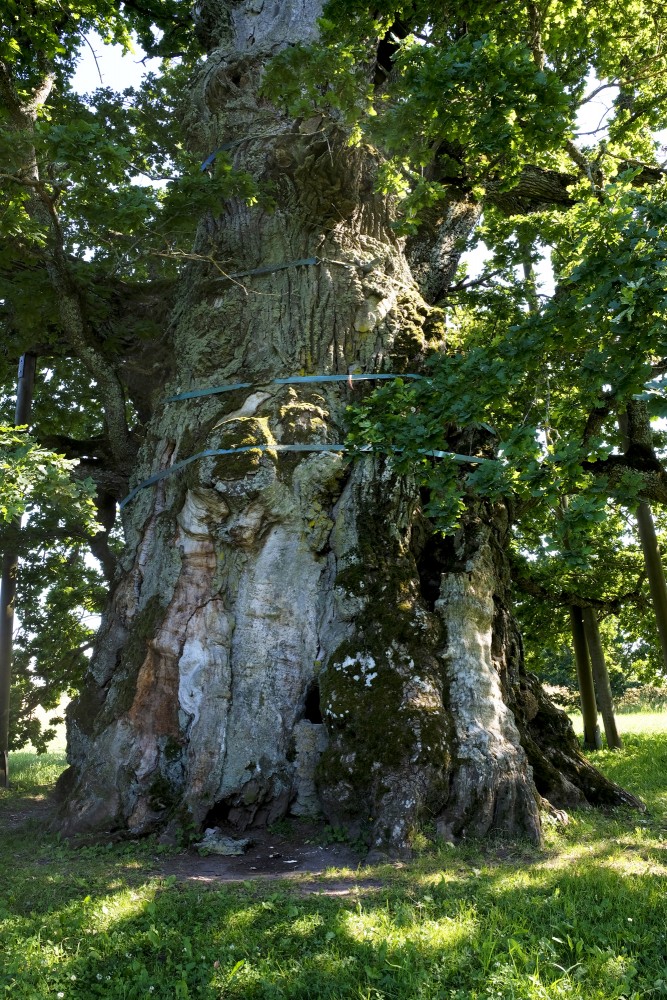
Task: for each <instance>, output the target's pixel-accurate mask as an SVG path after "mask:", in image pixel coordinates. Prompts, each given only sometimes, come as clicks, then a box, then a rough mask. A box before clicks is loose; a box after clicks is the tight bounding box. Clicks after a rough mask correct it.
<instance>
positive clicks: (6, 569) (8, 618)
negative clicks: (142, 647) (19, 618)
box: [0, 354, 37, 788]
mask: <svg viewBox="0 0 667 1000" xmlns="http://www.w3.org/2000/svg"><path fill="white" fill-rule="evenodd" d="M36 361H37V359H36V357H35V355H34V354H24V355H22V357H21V360H20V362H19V371H18V384H17V389H16V412H15V416H14V424H15V425H16V426H21V425H22V424H27V423H28V422H29V420H30V410H31V407H32V392H33V388H34V384H35V364H36ZM14 527H15V528H16V532H17V533H18V531H19V530H20V528H21V521H20V518H19V520H18V522H15V523H14ZM12 537H13V538H16V537H17V536H16V535H14V534H13V533H12ZM9 549H10V551H8V552H4V553H3V555H2V579H1V581H0V787H4V788H7V787H8V785H9V760H8V754H9V692H10V689H11V683H12V652H13V633H14V599H15V597H16V571H17V568H18V562H19V556H18V545H17V544H16V542H14V543H13V544H11V545H10V546H9Z"/></svg>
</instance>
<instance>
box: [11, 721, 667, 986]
mask: <svg viewBox="0 0 667 1000" xmlns="http://www.w3.org/2000/svg"><path fill="white" fill-rule="evenodd" d="M625 719H629V720H630V721H631V722H632V723H633V727H632V728H628V727H626V728H625V729H624V732H625V733H626V745H625V748H624V749H623V750H622V751H620V752H610V751H600V752H599V753H598V754H595V755H592V756H593V759H594V760H595V762H596V763H597V764H598V765H599V766H600V767H601V768H602V769H603V770H604V771H605V772H606V773H607V774H608V775H609V776H610V777H612V778H613V779H614V780H616V781H618V782H620V783H621V784H624V785H626V786H627V787H629V788H631V790H632V791H634V792H636V793H638V794H640V795H641V796H642V797H643V798H644V800H645V801H646V803H647V805H648V806H649V812H648V813H647V814H638V813H632V812H626V811H623V810H613V811H611V812H606V813H602V812H598V811H596V810H586V811H582V812H579V813H577V814H576V815H574V816H572V817H571V822H570V824H569V825H568V826H566V827H560V826H559V827H556V826H547V827H546V830H545V841H544V845H543V846H542V847H541V848H537V847H534V846H531V845H529V844H524V843H509V842H505V841H501V840H498V841H495V842H494V841H492V842H486V843H484V844H474V843H469V844H463V845H461V846H458V847H452V846H450V845H444V844H441V845H432V846H431V848H430V849H429V850H426V851H424V852H423V853H422V854H421V855H420V856H419V857H418V858H416V859H415V860H414V861H412V862H410V863H404V864H402V865H385V866H381V867H378V868H375V869H361V870H360V871H359V872H354V871H349V870H348V871H346V872H340V871H332V872H330V873H328V875H326V876H322V877H320V878H314V879H313V878H312V877H311V879H310V880H309V881H310V883H311V884H312V882H315V883H316V885H317V886H318V887H319V888H320V889H321V890H322V894H312V893H311V894H307V895H305V894H304V893H303V892H302V890H301V888H300V886H299V884H298V883H294V882H291V881H290V883H267V882H256V883H250V882H248V883H245V884H243V885H236V886H229V885H227V886H223V887H222V888H213V889H211V888H208V889H201V888H191V887H190V886H189V885H186V884H179V883H178V882H176V880H175V879H173V878H169V879H164V878H157V877H156V876H155V872H156V870H157V869H158V866H159V864H160V861H161V856H160V855H159V851H160V849H159V848H158V847H157V845H156V844H155V843H152V842H151V841H144V842H142V843H140V844H119V845H115V846H111V847H108V848H97V847H88V848H84V849H80V850H73V849H72V848H70V847H69V846H68V844H66V843H62V842H60V841H59V840H58V838H57V837H55V836H53V835H50V834H48V833H46V832H44V831H43V830H42V829H40V827H39V825H38V824H35V823H34V822H33V823H32V824H30V825H29V826H28V828H27V829H26V830H25V831H24V833H23V834H21V835H16V834H14V835H10V834H8V833H7V832H5V833H4V834H2V835H1V838H0V839H1V843H0V846H1V847H2V849H3V857H4V858H5V859H9V863H8V864H6V866H5V870H4V872H3V882H2V896H0V941H1V942H2V961H0V991H2V992H3V995H6V996H8V997H11V998H18V1000H47V998H49V1000H50V998H54V997H58V998H60V997H62V998H65V997H66V998H71V1000H88V998H98V997H99V998H107V1000H115V998H123V1000H138V998H147V997H154V998H161V1000H178V998H191V1000H195V998H196V1000H223V998H224V1000H246V998H250V1000H252V998H266V1000H269V998H277V997H284V998H289V1000H292V998H296V1000H362V998H363V1000H413V998H414V1000H545V998H546V1000H551V998H554V1000H555V998H568V1000H645V998H646V1000H653V998H660V997H667V973H666V971H665V970H667V942H666V939H665V935H666V933H667V931H666V928H667V903H666V900H667V894H666V893H665V888H666V886H665V871H666V869H667V799H666V795H665V792H666V786H667V732H665V729H664V727H663V728H660V727H657V726H655V725H654V724H653V723H654V720H653V719H652V717H651V716H649V717H648V718H647V717H646V716H643V717H640V716H636V715H635V716H632V717H625V718H624V719H623V721H624V722H625ZM642 719H646V722H647V725H645V726H644V727H641V728H640V727H639V726H638V725H637V723H640V722H641V720H642ZM11 766H12V774H13V778H14V783H15V787H14V789H13V790H12V791H11V792H3V793H1V794H0V824H1V823H2V816H3V809H12V810H16V809H17V807H18V806H20V803H21V802H22V801H23V800H25V801H26V802H28V801H29V800H31V799H33V800H34V798H36V797H40V796H41V795H43V794H44V792H45V790H46V789H47V788H48V786H49V785H50V783H52V781H53V779H54V778H55V776H56V774H57V773H58V771H59V770H60V769H61V768H62V767H63V766H64V759H63V757H62V756H60V755H57V754H56V755H54V754H50V755H47V756H46V757H42V758H36V757H35V756H34V755H30V754H25V755H21V754H15V755H12V765H11ZM369 876H372V878H373V880H374V882H375V881H377V882H378V883H379V884H380V887H379V888H377V887H369V885H368V878H369ZM343 878H345V879H346V881H347V885H348V892H347V895H344V896H327V895H326V894H325V893H326V889H327V885H328V884H330V883H333V884H334V885H336V886H340V882H341V879H343ZM357 879H359V880H360V881H359V884H358V885H357V884H356V883H357Z"/></svg>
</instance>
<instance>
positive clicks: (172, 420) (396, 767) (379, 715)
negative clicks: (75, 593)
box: [60, 0, 637, 851]
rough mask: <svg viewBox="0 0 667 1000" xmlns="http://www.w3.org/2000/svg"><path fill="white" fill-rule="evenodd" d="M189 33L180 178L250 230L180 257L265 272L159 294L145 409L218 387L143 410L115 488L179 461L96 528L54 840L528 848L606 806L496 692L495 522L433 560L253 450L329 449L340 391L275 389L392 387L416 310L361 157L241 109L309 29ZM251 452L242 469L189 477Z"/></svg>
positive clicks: (429, 538)
mask: <svg viewBox="0 0 667 1000" xmlns="http://www.w3.org/2000/svg"><path fill="white" fill-rule="evenodd" d="M202 7H203V10H202V12H201V13H200V16H201V18H202V22H203V25H204V28H205V32H204V34H205V35H206V37H209V38H213V39H215V40H216V43H217V45H218V47H217V48H215V49H214V50H213V51H212V52H211V53H210V55H209V58H208V60H207V62H206V64H205V66H204V67H203V69H202V72H201V76H200V78H199V79H198V80H197V81H196V82H195V86H194V89H193V105H192V109H193V110H192V120H191V123H190V124H191V131H192V135H193V142H194V143H196V144H197V148H198V150H199V152H200V153H201V154H202V159H203V158H204V157H205V156H206V155H208V154H209V153H210V152H211V151H212V150H215V149H217V148H219V147H220V146H221V145H223V144H225V143H228V142H231V141H232V140H233V141H238V140H241V139H242V140H243V142H242V143H240V144H239V145H238V146H237V147H236V148H237V154H236V155H237V166H239V167H242V168H244V169H246V170H249V171H251V172H252V173H254V175H255V176H256V177H257V178H258V179H259V180H262V181H270V182H271V184H272V188H273V191H274V193H275V204H274V207H273V208H272V210H271V211H268V210H265V209H263V208H262V207H259V206H252V207H250V206H247V205H245V204H242V203H240V202H237V201H230V202H227V203H226V204H221V205H220V211H219V213H218V214H217V215H216V216H211V217H209V218H206V219H204V220H203V221H202V224H201V226H200V230H199V236H198V243H197V247H196V249H197V252H198V253H199V254H201V256H202V257H206V256H210V257H212V258H214V259H215V260H216V261H218V262H220V264H221V266H223V267H224V270H225V271H226V272H228V273H229V272H243V271H250V270H253V269H256V268H260V267H261V268H268V269H269V270H265V271H263V273H262V274H261V275H257V276H255V277H252V276H250V277H246V278H239V279H236V280H235V281H233V282H232V281H227V282H225V281H224V280H223V281H221V280H220V270H219V268H215V267H213V266H211V267H208V266H207V265H196V266H193V267H192V268H191V269H190V270H189V272H188V273H187V275H186V276H185V279H184V283H183V290H182V295H181V298H180V302H179V305H178V307H177V309H176V313H175V315H174V319H173V329H172V339H173V358H174V364H175V368H176V374H175V379H174V382H173V384H171V385H169V386H165V390H164V392H165V397H168V396H169V395H170V394H172V393H180V392H183V391H186V390H195V389H201V388H205V387H215V386H220V385H226V386H229V385H236V386H237V388H236V389H235V390H234V391H227V392H224V393H213V394H210V395H205V396H201V397H195V398H187V399H180V400H177V401H171V402H170V401H169V400H168V399H165V398H163V399H161V400H159V401H157V405H156V411H155V416H154V418H153V420H152V423H151V425H150V427H149V431H148V434H147V437H146V440H145V443H144V446H143V449H142V452H141V455H140V465H139V467H138V468H137V470H136V475H135V482H136V483H138V482H139V481H140V480H142V479H143V478H145V477H146V476H148V475H150V474H151V473H154V472H156V471H158V470H164V469H167V468H169V467H171V466H175V465H176V464H177V463H178V462H180V461H181V460H184V459H190V458H192V457H193V456H194V455H198V454H201V453H202V452H206V453H207V455H206V457H202V458H200V459H197V460H195V461H192V462H191V463H190V464H188V465H187V467H183V468H181V469H180V471H178V472H177V471H174V472H173V474H170V475H168V476H166V477H165V478H164V479H162V480H160V481H159V482H157V483H156V484H154V485H151V486H149V487H147V488H145V489H142V490H141V491H140V492H138V493H137V495H136V496H135V498H134V499H133V500H132V501H130V502H129V503H128V504H127V506H126V507H125V509H124V524H125V533H126V539H127V546H126V550H125V553H124V555H123V557H122V559H121V565H120V572H119V574H118V577H117V584H116V587H115V590H114V593H113V596H112V600H111V605H110V608H109V611H108V614H107V615H106V617H105V620H104V623H103V625H102V628H101V631H100V638H99V643H98V647H97V650H96V653H95V656H94V658H93V662H92V664H91V672H90V677H89V679H88V683H87V685H86V687H85V689H84V691H83V693H82V695H81V697H80V698H79V699H78V701H77V702H76V703H75V704H74V705H73V706H72V708H71V710H70V711H69V713H68V724H69V729H68V736H69V759H70V762H71V765H72V766H71V768H70V769H69V771H68V772H66V774H65V776H64V778H63V780H62V782H61V786H60V787H61V791H62V792H63V793H64V796H65V801H64V805H63V811H62V816H61V820H60V823H61V829H63V830H64V831H65V832H68V833H72V832H76V831H79V830H95V829H110V828H113V829H121V830H126V831H128V832H132V833H142V832H146V831H148V830H152V829H159V828H162V827H165V826H172V827H175V826H179V825H183V824H187V825H189V826H191V825H192V824H195V825H196V826H203V825H211V824H217V825H220V824H224V825H226V826H227V827H229V828H231V829H236V830H242V829H246V828H247V827H249V826H252V825H257V824H266V823H270V822H272V821H273V820H275V819H277V818H279V817H281V816H283V815H285V814H287V813H288V812H290V811H292V812H295V813H296V814H297V815H305V814H308V813H315V812H318V811H320V810H321V811H323V812H324V814H325V815H326V816H327V817H328V818H329V820H330V821H331V822H340V823H344V824H345V825H346V826H347V827H348V828H349V829H350V830H351V831H356V832H357V833H358V834H360V835H364V836H365V837H366V839H367V841H368V843H369V845H370V846H371V848H372V849H373V850H375V851H383V850H386V849H389V850H391V851H404V850H406V849H408V847H409V843H410V838H411V834H412V831H413V829H414V827H415V825H416V824H417V823H419V821H420V820H422V819H423V818H425V817H428V818H431V819H433V818H435V820H436V822H437V823H438V825H439V828H440V829H441V832H443V834H444V835H446V836H451V837H456V838H458V837H461V836H466V835H481V834H484V833H486V832H488V831H491V830H496V831H501V832H504V833H507V834H513V835H514V834H520V835H522V836H528V837H530V838H532V839H533V840H537V839H539V836H540V820H539V806H540V802H541V796H546V797H549V796H551V795H552V793H553V795H554V797H555V798H558V799H559V802H558V804H559V806H566V805H568V804H573V803H575V804H576V803H580V802H583V801H602V800H604V801H616V802H618V801H631V799H630V798H629V797H627V796H626V795H625V793H623V792H622V790H621V789H619V788H618V787H617V786H615V785H612V784H611V783H610V782H607V781H606V780H605V779H604V778H603V777H602V776H601V775H599V774H598V773H597V772H595V771H594V770H593V769H592V768H590V767H588V765H587V764H586V762H585V760H584V759H583V758H582V757H581V755H580V754H579V753H578V750H577V747H576V741H575V739H574V736H573V734H572V730H571V727H569V723H568V722H567V720H566V719H565V717H564V716H562V715H560V714H558V713H556V714H555V715H550V714H549V713H550V712H555V710H554V709H553V707H551V708H550V707H549V705H548V703H546V702H545V700H544V697H543V695H541V694H540V693H539V692H537V693H535V690H534V684H535V682H533V680H531V679H530V678H528V677H526V675H525V673H524V671H523V666H522V657H521V644H520V639H519V638H518V635H517V633H516V628H515V626H514V625H513V620H512V617H511V613H510V610H509V603H508V591H509V573H508V565H507V560H506V558H505V548H506V545H507V532H508V518H507V512H506V511H505V509H504V508H502V507H499V508H487V507H482V506H481V505H479V504H475V502H474V501H473V499H472V498H470V499H469V502H468V505H467V509H466V514H465V517H464V519H463V522H462V525H461V528H460V530H459V531H458V532H457V534H456V535H455V536H454V537H452V538H450V539H447V540H442V539H440V538H439V537H437V536H434V535H432V533H431V532H430V528H429V526H428V524H427V523H426V522H425V521H424V519H423V517H422V515H421V513H420V498H419V493H418V491H417V490H416V488H415V485H414V483H412V482H411V481H410V480H409V478H407V477H400V476H398V475H397V474H396V473H395V471H394V469H393V467H392V463H391V460H390V459H388V458H383V457H380V456H369V457H366V458H364V459H360V460H356V461H355V462H353V463H351V464H349V463H347V462H346V461H345V459H344V458H343V457H342V456H341V455H340V454H337V453H332V452H331V451H326V450H323V451H322V452H320V453H318V452H317V451H314V452H313V453H312V454H309V453H285V452H283V451H281V450H280V447H281V446H282V445H293V444H300V445H304V446H308V447H311V448H314V449H317V448H318V447H321V446H326V445H331V444H335V443H337V442H340V441H341V438H342V436H343V434H344V411H345V407H346V405H347V404H348V403H349V402H350V401H354V400H355V399H357V398H358V397H359V394H360V393H361V392H363V391H364V390H363V389H361V388H359V386H358V385H357V384H355V383H352V384H351V385H350V386H349V387H348V385H347V383H346V381H345V380H343V381H341V382H333V383H332V382H325V383H296V384H276V383H275V381H274V379H275V378H276V377H277V376H280V377H285V376H298V375H303V374H304V373H305V374H308V375H310V374H312V375H330V374H339V375H341V376H346V375H347V373H348V372H349V370H350V368H351V367H353V368H355V369H359V370H360V371H362V372H376V373H377V372H387V371H393V372H401V371H404V372H405V371H408V372H411V371H412V372H414V371H415V368H416V367H418V366H419V365H420V364H421V362H422V360H423V357H424V353H425V346H426V339H427V336H428V333H429V307H428V305H427V304H426V302H425V301H424V299H423V297H422V295H421V293H420V290H419V288H418V286H417V285H416V283H415V281H414V279H413V275H412V273H411V271H410V268H409V266H408V262H407V258H406V256H405V253H404V245H403V243H402V242H401V241H400V240H398V239H397V237H396V235H395V231H394V229H393V228H392V222H393V216H392V205H391V202H390V201H388V200H386V199H385V198H384V197H383V196H381V195H379V194H377V193H376V191H375V175H376V169H377V162H376V159H375V157H374V156H373V155H372V153H370V152H369V151H368V149H366V148H351V147H350V146H349V145H348V142H347V136H346V134H345V132H344V131H343V130H341V129H340V127H339V125H338V124H337V123H336V122H335V121H331V120H327V119H323V120H322V121H321V122H319V123H318V124H317V126H314V125H313V124H312V122H310V121H308V122H300V121H294V120H292V119H290V118H289V117H288V116H286V115H283V114H281V113H280V112H278V111H277V110H276V108H275V107H274V106H272V105H271V104H270V103H269V101H268V100H267V99H266V98H264V97H262V96H260V95H259V93H258V86H259V83H260V80H261V73H262V68H263V65H264V63H265V62H266V60H267V59H268V58H269V57H270V56H271V55H272V54H273V53H275V52H276V51H278V50H279V49H280V48H281V47H283V46H285V45H288V44H292V43H294V42H299V41H304V40H308V39H309V38H312V37H314V35H315V32H316V18H317V16H318V15H319V13H320V9H319V6H318V5H317V4H313V3H309V2H308V0H303V2H300V0H294V2H291V3H283V4H276V5H272V6H268V5H264V6H261V5H256V4H254V3H251V2H250V0H243V2H241V3H235V4H234V5H231V4H230V5H229V8H228V9H227V8H225V10H224V11H223V13H224V15H225V16H224V17H222V16H221V13H220V5H218V6H215V5H213V4H209V5H207V4H203V5H202ZM216 11H217V13H216ZM469 215H470V213H467V212H463V213H456V212H454V211H451V212H450V213H449V215H448V218H451V220H452V225H453V226H455V227H456V232H455V233H454V235H453V238H452V240H451V241H449V243H448V241H447V239H446V234H441V237H440V243H439V244H438V245H439V246H442V247H444V246H445V245H447V246H449V245H450V244H451V246H452V247H453V246H454V245H455V244H458V243H460V228H461V225H462V221H461V219H462V217H463V216H465V217H466V218H468V217H469ZM271 268H273V270H271ZM248 383H249V385H248ZM466 433H467V434H468V437H470V433H469V432H466ZM472 437H474V435H472ZM471 440H472V438H471ZM468 443H469V442H468ZM253 444H257V445H261V446H262V447H263V448H264V449H265V450H262V451H260V450H255V451H251V452H240V453H237V454H224V455H221V454H211V452H218V451H220V450H226V449H233V448H238V447H247V446H250V445H253ZM472 446H473V447H474V441H473V442H472ZM451 447H452V450H453V451H461V441H460V440H459V441H457V440H456V436H455V435H453V437H452V440H451ZM543 719H544V720H546V729H547V732H548V741H549V746H548V747H547V748H546V749H545V748H544V747H542V746H541V745H540V735H539V729H540V725H541V724H542V720H543ZM552 743H555V744H557V745H558V748H559V749H558V751H557V752H558V754H559V755H560V756H559V758H558V759H559V766H558V768H555V767H554V766H552V765H551V764H550V763H549V757H550V755H551V754H552V751H553V748H552V745H551V744H552ZM533 769H535V770H536V772H537V771H539V778H538V779H534V777H533ZM582 788H583V789H585V792H584V791H582V790H581V789H582ZM632 801H634V802H635V804H637V803H636V800H632Z"/></svg>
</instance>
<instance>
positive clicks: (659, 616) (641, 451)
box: [618, 400, 667, 668]
mask: <svg viewBox="0 0 667 1000" xmlns="http://www.w3.org/2000/svg"><path fill="white" fill-rule="evenodd" d="M618 425H619V429H620V431H621V436H622V438H623V444H624V447H625V450H626V452H628V453H630V452H634V453H636V454H637V455H639V456H641V457H643V458H644V459H648V460H649V461H650V460H651V458H653V459H654V460H655V455H654V453H653V438H652V433H651V422H650V419H649V415H648V410H647V408H646V404H645V403H643V402H641V401H640V400H633V401H632V402H631V403H629V404H628V408H627V413H623V414H621V415H620V416H619V420H618ZM637 530H638V532H639V540H640V542H641V546H642V551H643V553H644V563H645V565H646V575H647V576H648V582H649V589H650V591H651V601H652V603H653V611H654V614H655V621H656V625H657V627H658V636H659V638H660V647H661V649H662V659H663V663H664V665H665V668H667V583H666V582H665V572H664V569H663V565H662V559H661V556H660V550H659V549H658V539H657V537H656V534H655V525H654V523H653V515H652V513H651V507H650V505H649V504H648V503H646V502H645V501H642V502H641V503H640V504H639V506H638V507H637Z"/></svg>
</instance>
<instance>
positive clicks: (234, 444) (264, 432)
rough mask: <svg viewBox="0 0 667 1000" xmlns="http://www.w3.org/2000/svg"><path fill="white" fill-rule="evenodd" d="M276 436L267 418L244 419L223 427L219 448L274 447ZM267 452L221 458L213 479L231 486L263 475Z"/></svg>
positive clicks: (252, 452) (217, 444) (245, 453)
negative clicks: (273, 434) (261, 466)
mask: <svg viewBox="0 0 667 1000" xmlns="http://www.w3.org/2000/svg"><path fill="white" fill-rule="evenodd" d="M273 443H274V440H273V436H272V434H271V431H270V429H269V425H268V421H267V420H266V418H261V417H240V418H238V419H236V420H230V421H229V423H228V424H225V425H223V428H222V429H221V433H220V437H219V440H218V442H217V443H216V444H215V445H214V446H213V447H215V448H220V449H225V448H244V447H248V446H252V445H257V444H263V445H266V444H273ZM265 455H266V452H265V451H260V450H259V449H257V450H253V451H242V452H239V453H238V454H237V455H220V456H219V457H218V458H216V459H215V462H214V464H213V478H214V479H216V480H223V481H225V482H228V481H229V480H234V479H244V478H245V477H246V476H250V475H253V474H254V473H256V472H258V471H259V468H260V463H261V460H262V458H263V457H264V456H265Z"/></svg>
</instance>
